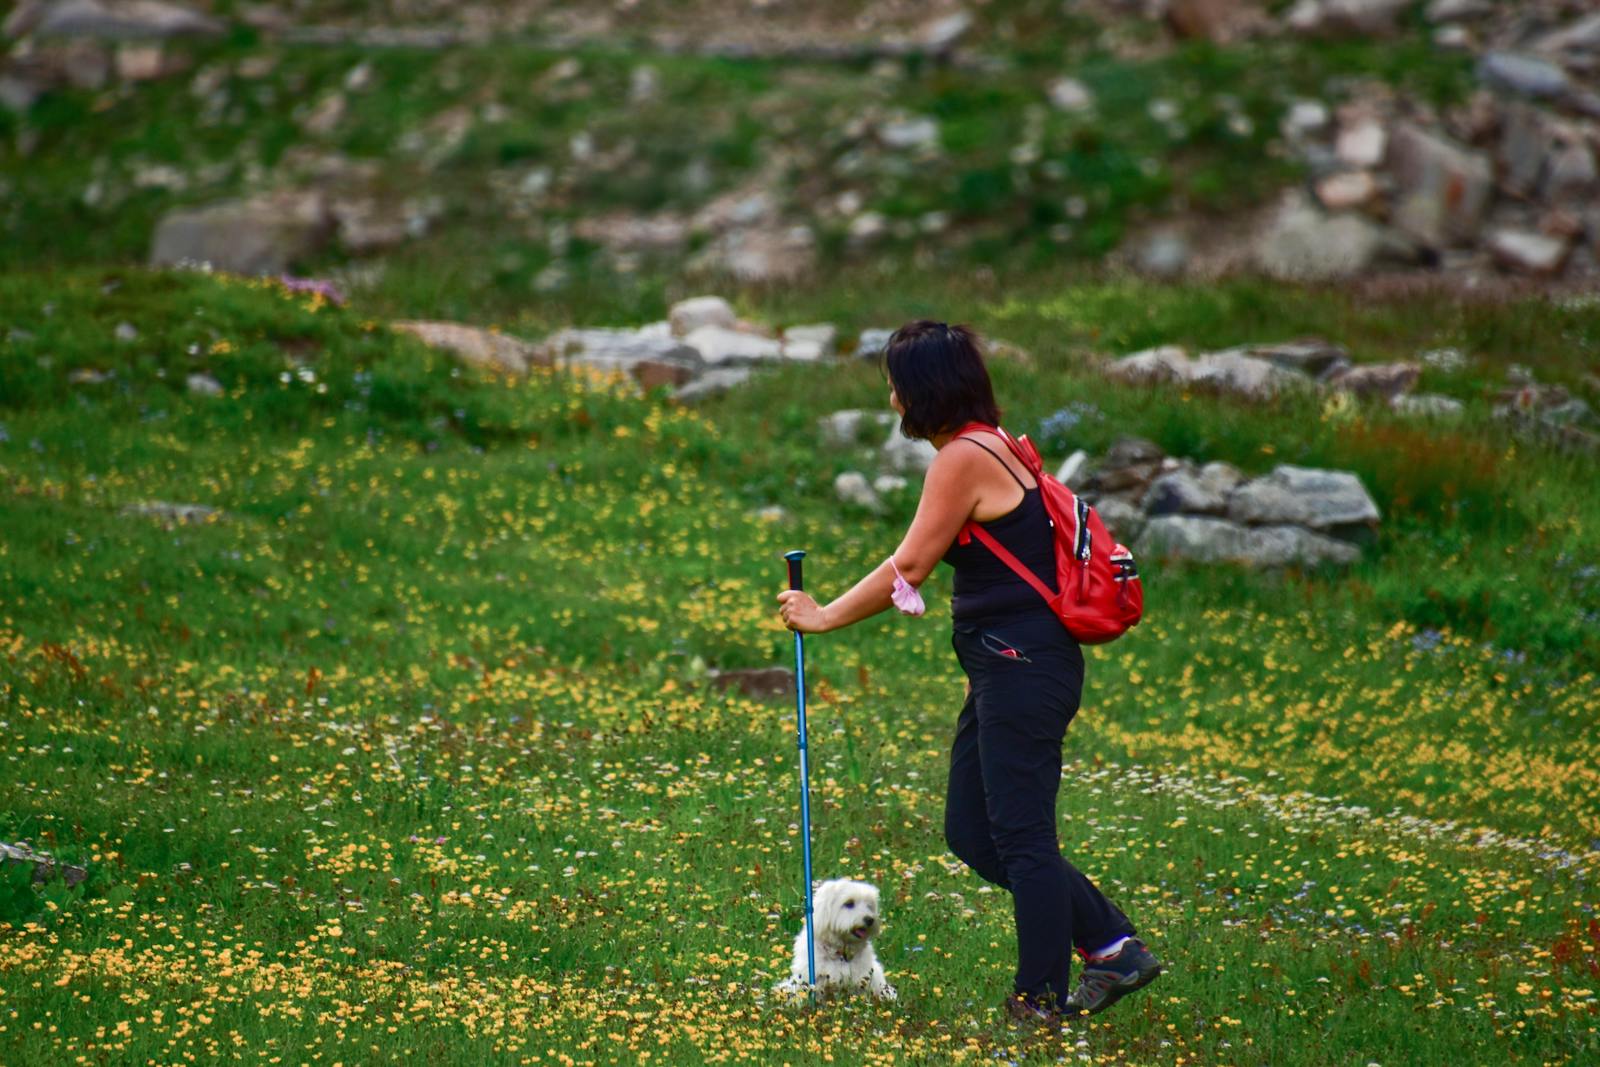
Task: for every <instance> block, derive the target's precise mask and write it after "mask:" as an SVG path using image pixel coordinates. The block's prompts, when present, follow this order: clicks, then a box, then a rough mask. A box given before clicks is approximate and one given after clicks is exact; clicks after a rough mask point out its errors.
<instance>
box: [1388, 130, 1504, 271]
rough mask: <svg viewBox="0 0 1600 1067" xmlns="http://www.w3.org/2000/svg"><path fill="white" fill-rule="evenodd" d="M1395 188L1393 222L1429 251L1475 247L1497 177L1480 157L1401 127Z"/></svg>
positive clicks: (1392, 157) (1393, 151) (1393, 164)
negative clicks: (1433, 249)
mask: <svg viewBox="0 0 1600 1067" xmlns="http://www.w3.org/2000/svg"><path fill="white" fill-rule="evenodd" d="M1389 170H1390V173H1391V175H1392V176H1393V178H1394V183H1395V193H1396V195H1395V203H1394V210H1393V221H1394V224H1395V226H1397V227H1398V228H1399V229H1400V230H1401V231H1402V232H1403V233H1406V234H1409V235H1410V236H1412V237H1414V238H1416V239H1417V240H1418V241H1420V242H1421V243H1422V244H1424V245H1425V246H1427V247H1429V248H1447V247H1451V246H1454V245H1462V244H1467V243H1470V242H1471V241H1472V240H1473V238H1474V237H1476V236H1477V233H1478V228H1479V226H1480V225H1481V224H1482V222H1483V216H1484V212H1485V210H1486V209H1487V208H1488V206H1489V198H1490V196H1491V195H1492V193H1493V190H1494V173H1493V168H1492V167H1491V166H1490V164H1489V159H1488V157H1487V156H1485V155H1484V154H1483V153H1481V152H1475V151H1471V150H1469V149H1466V148H1463V147H1462V146H1460V145H1458V144H1456V143H1454V142H1453V141H1450V140H1448V139H1447V138H1444V137H1441V136H1439V135H1437V134H1434V133H1430V132H1429V131H1427V130H1424V129H1422V128H1421V127H1420V126H1416V125H1413V124H1411V123H1402V124H1401V125H1399V126H1398V127H1396V129H1395V131H1394V134H1393V136H1392V137H1391V138H1390V144H1389Z"/></svg>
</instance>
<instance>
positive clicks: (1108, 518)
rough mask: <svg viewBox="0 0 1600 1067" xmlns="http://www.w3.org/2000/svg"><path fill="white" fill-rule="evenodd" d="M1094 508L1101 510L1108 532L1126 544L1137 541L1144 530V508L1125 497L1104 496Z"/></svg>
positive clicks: (1101, 518) (1101, 516)
mask: <svg viewBox="0 0 1600 1067" xmlns="http://www.w3.org/2000/svg"><path fill="white" fill-rule="evenodd" d="M1094 510H1095V511H1097V512H1099V514H1100V521H1101V522H1103V523H1105V524H1106V530H1107V532H1108V533H1110V534H1111V536H1112V537H1114V538H1116V539H1117V540H1118V541H1120V542H1122V543H1123V544H1125V545H1131V544H1132V543H1133V542H1135V541H1137V540H1138V539H1139V535H1140V534H1141V533H1143V532H1144V527H1145V515H1144V510H1143V509H1142V508H1140V507H1139V505H1137V504H1135V503H1133V502H1132V501H1130V500H1128V499H1127V498H1125V497H1121V496H1107V497H1103V498H1101V499H1100V500H1098V501H1096V502H1095V505H1094Z"/></svg>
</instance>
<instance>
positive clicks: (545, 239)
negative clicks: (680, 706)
mask: <svg viewBox="0 0 1600 1067" xmlns="http://www.w3.org/2000/svg"><path fill="white" fill-rule="evenodd" d="M0 10H3V11H6V15H5V18H4V26H3V33H0V49H3V50H4V51H3V58H0V267H3V268H8V269H17V268H21V269H28V270H34V269H38V268H41V267H61V266H75V265H83V264H135V263H144V262H150V263H154V264H172V263H179V262H183V261H206V262H210V263H212V264H213V265H214V266H216V267H218V268H221V269H226V270H229V271H236V272H242V273H247V274H248V273H267V274H281V273H284V272H294V273H296V274H301V275H314V276H317V277H320V278H327V279H330V280H333V281H334V282H335V283H336V284H337V285H338V286H339V288H340V290H341V292H343V293H346V294H359V295H361V296H362V297H363V299H364V301H365V302H366V303H367V304H369V305H371V306H373V307H375V308H378V309H382V310H385V311H389V312H393V313H396V314H406V315H419V316H420V315H426V316H434V317H449V318H469V319H470V318H478V319H482V318H495V319H497V320H504V321H506V322H520V323H521V324H522V325H523V326H524V327H525V328H530V329H532V328H544V327H550V326H554V325H559V324H562V323H565V322H575V321H585V320H592V321H601V320H607V319H610V320H616V319H619V318H626V319H638V318H641V317H645V316H650V317H659V316H660V313H661V312H662V311H664V309H665V306H666V305H667V304H668V303H669V302H670V301H671V300H672V299H674V298H676V297H679V296H682V295H685V294H688V293H691V292H694V291H698V290H700V289H703V288H705V287H707V286H716V287H717V288H716V291H722V292H729V293H731V292H733V291H734V290H735V289H736V288H741V287H742V288H745V289H749V288H756V289H764V290H766V291H771V290H773V289H775V288H776V289H781V290H784V291H788V290H791V289H793V288H794V287H796V286H805V285H809V284H815V283H817V282H819V280H820V281H829V280H837V279H839V278H840V277H841V274H840V272H841V271H844V272H848V277H850V278H852V279H854V280H855V283H856V284H859V283H862V282H865V281H868V280H871V279H876V281H872V282H871V283H872V284H881V283H882V282H883V281H885V280H888V281H890V282H892V281H893V280H894V279H903V278H906V277H907V276H908V274H910V273H920V274H921V275H922V276H925V277H936V278H950V277H952V276H955V277H960V278H961V279H963V284H965V285H970V286H978V287H980V288H983V287H989V286H993V285H995V284H996V280H997V279H998V280H999V282H1001V283H1007V282H1009V283H1012V284H1024V283H1025V281H1026V280H1027V279H1029V278H1035V279H1048V280H1050V281H1052V282H1053V281H1054V280H1058V279H1060V278H1061V277H1062V276H1063V274H1064V273H1069V274H1070V273H1077V272H1084V271H1096V270H1103V269H1112V270H1126V271H1132V272H1137V273H1139V274H1142V275H1145V276H1149V277H1152V278H1155V279H1202V280H1206V279H1211V278H1213V277H1216V276H1218V275H1225V274H1250V275H1263V276H1266V277H1270V278H1279V279H1287V280H1292V281H1297V282H1304V281H1310V282H1334V283H1340V284H1343V283H1346V282H1354V283H1356V284H1358V285H1360V286H1363V287H1375V289H1374V291H1375V292H1376V293H1377V294H1378V295H1383V294H1385V293H1389V294H1392V293H1395V292H1399V293H1408V292H1413V291H1416V288H1417V287H1419V286H1420V287H1423V288H1428V289H1432V288H1434V287H1444V288H1445V289H1447V290H1448V291H1451V292H1455V291H1473V292H1485V291H1487V292H1493V293H1501V292H1506V291H1511V292H1526V291H1528V290H1530V289H1534V290H1542V289H1547V288H1548V289H1559V290H1562V291H1566V290H1569V289H1573V288H1582V287H1584V286H1586V285H1588V284H1590V282H1591V279H1592V278H1593V277H1594V276H1595V272H1596V248H1597V246H1600V206H1597V201H1596V191H1597V188H1600V185H1597V168H1596V160H1595V153H1596V150H1597V147H1600V92H1597V90H1600V13H1597V12H1596V11H1595V10H1594V7H1593V4H1592V3H1590V2H1589V0H1518V2H1507V0H1427V2H1420V0H1293V2H1290V0H988V2H981V0H966V2H961V3H951V2H946V0H941V2H938V3H900V2H883V0H878V2H870V3H842V2H834V0H821V2H810V3H800V2H784V0H700V2H675V3H662V2H653V0H617V2H611V3H598V2H595V3H584V2H558V0H550V2H540V0H523V2H516V3H459V2H452V3H443V2H425V0H417V2H392V3H356V2H349V0H298V2H294V3H276V4H269V3H253V4H252V3H234V2H230V0H212V2H206V0H195V2H192V3H169V2H166V0H136V2H118V0H23V2H21V3H13V4H10V5H8V6H6V5H0Z"/></svg>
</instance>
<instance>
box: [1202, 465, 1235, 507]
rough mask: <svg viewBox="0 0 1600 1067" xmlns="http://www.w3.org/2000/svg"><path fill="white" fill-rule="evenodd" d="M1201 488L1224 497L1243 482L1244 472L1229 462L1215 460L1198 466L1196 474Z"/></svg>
mask: <svg viewBox="0 0 1600 1067" xmlns="http://www.w3.org/2000/svg"><path fill="white" fill-rule="evenodd" d="M1197 477H1198V478H1199V481H1200V485H1201V487H1202V488H1204V489H1206V490H1207V491H1209V492H1212V493H1217V494H1218V495H1220V496H1222V497H1223V498H1224V499H1226V497H1227V496H1228V494H1229V493H1231V492H1233V491H1234V490H1235V489H1237V488H1239V486H1240V485H1242V484H1243V483H1244V474H1243V473H1242V472H1240V470H1239V468H1238V467H1235V466H1234V465H1233V464H1231V463H1223V462H1221V461H1216V462H1212V463H1207V464H1206V465H1205V466H1203V467H1201V468H1200V473H1199V475H1198V476H1197Z"/></svg>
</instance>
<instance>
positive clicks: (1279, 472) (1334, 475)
mask: <svg viewBox="0 0 1600 1067" xmlns="http://www.w3.org/2000/svg"><path fill="white" fill-rule="evenodd" d="M1228 517H1229V518H1230V519H1232V520H1233V521H1234V522H1237V523H1244V524H1247V525H1252V526H1273V525H1283V524H1293V525H1296V526H1306V527H1309V528H1311V529H1313V530H1342V529H1346V528H1350V527H1356V526H1370V525H1371V524H1373V523H1376V522H1377V521H1378V505H1377V504H1376V503H1375V502H1374V501H1373V499H1372V496H1371V495H1370V494H1369V493H1368V492H1367V490H1366V487H1365V486H1363V485H1362V484H1361V479H1360V478H1358V477H1356V476H1355V475H1354V474H1351V473H1349V472H1348V471H1330V470H1316V469H1313V468H1310V467H1295V466H1292V465H1290V464H1287V463H1286V464H1283V465H1281V466H1279V467H1277V468H1276V469H1275V470H1274V471H1273V472H1272V473H1271V474H1269V475H1267V476H1266V477H1264V478H1257V479H1256V480H1255V481H1252V482H1246V483H1245V484H1244V485H1242V486H1240V487H1239V488H1238V489H1235V490H1234V491H1233V494H1232V495H1231V496H1230V497H1229V498H1228Z"/></svg>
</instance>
